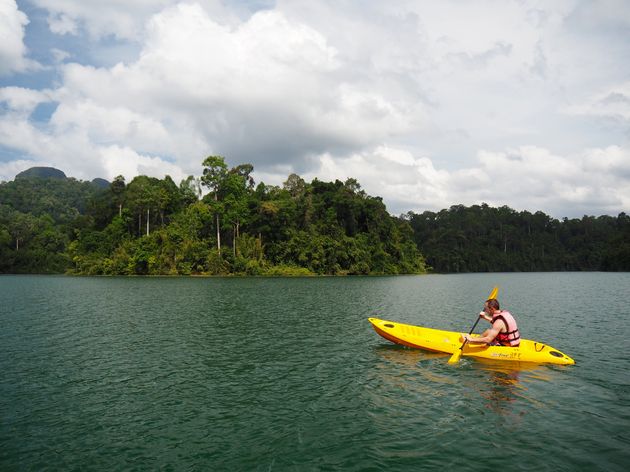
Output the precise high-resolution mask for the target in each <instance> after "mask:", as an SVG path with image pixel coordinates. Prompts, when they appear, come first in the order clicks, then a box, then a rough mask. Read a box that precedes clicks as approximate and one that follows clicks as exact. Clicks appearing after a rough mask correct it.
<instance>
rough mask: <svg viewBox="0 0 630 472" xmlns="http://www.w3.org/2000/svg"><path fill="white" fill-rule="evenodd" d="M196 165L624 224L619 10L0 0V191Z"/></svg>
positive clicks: (626, 40)
mask: <svg viewBox="0 0 630 472" xmlns="http://www.w3.org/2000/svg"><path fill="white" fill-rule="evenodd" d="M209 155H221V156H224V157H225V159H226V162H227V163H228V165H229V166H236V165H238V164H242V163H251V164H253V166H254V178H255V179H256V181H257V182H261V181H262V182H265V183H266V184H268V185H282V183H283V182H284V181H285V180H286V179H287V177H288V176H289V174H291V173H296V174H298V175H300V176H301V177H302V178H304V179H305V180H307V181H311V180H312V179H314V178H318V179H320V180H324V181H334V180H335V179H339V180H341V181H345V179H347V178H350V177H352V178H355V179H357V180H358V182H359V183H360V184H361V186H362V188H363V189H364V190H365V191H366V192H367V193H368V194H369V195H372V196H380V197H382V198H383V201H384V202H385V204H386V205H387V208H388V210H389V211H390V213H392V214H402V213H406V212H408V211H414V212H416V213H421V212H423V211H426V210H430V211H439V210H441V209H444V208H448V207H450V206H451V205H458V204H463V205H467V206H469V205H473V204H481V203H487V204H488V205H490V206H502V205H507V206H509V207H511V208H513V209H515V210H517V211H524V210H527V211H531V212H535V211H543V212H545V213H547V214H549V215H551V216H553V217H556V218H564V217H568V218H575V217H577V218H580V217H582V216H583V215H592V216H599V215H605V214H606V215H613V216H616V215H617V214H618V213H620V212H622V211H623V212H630V2H628V1H626V0H601V1H597V0H592V1H586V0H554V1H551V2H550V1H546V0H537V1H533V0H532V1H529V0H467V1H465V2H463V1H459V0H440V1H424V0H408V1H405V0H391V1H387V2H382V1H376V0H374V1H367V0H366V1H350V0H287V1H283V0H277V1H272V0H240V1H227V0H224V1H220V0H196V1H195V0H108V1H107V2H103V1H101V0H17V1H16V0H0V181H2V180H5V181H9V180H13V178H14V177H15V175H16V174H17V173H19V172H21V171H23V170H25V169H27V168H29V167H33V166H51V167H56V168H58V169H60V170H62V171H64V172H65V173H66V175H68V176H70V177H75V178H77V179H81V180H92V179H93V178H96V177H101V178H105V179H108V180H112V179H113V178H114V177H116V176H118V175H123V176H124V177H125V178H126V180H127V182H129V181H131V179H133V177H134V176H136V175H149V176H153V177H158V178H163V177H164V176H165V175H170V176H171V177H172V178H173V179H174V180H175V181H176V182H179V181H180V180H181V179H184V178H185V177H187V176H188V175H195V176H200V175H201V172H202V164H201V163H202V161H203V160H204V158H205V157H206V156H209Z"/></svg>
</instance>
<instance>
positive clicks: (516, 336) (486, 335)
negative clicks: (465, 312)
mask: <svg viewBox="0 0 630 472" xmlns="http://www.w3.org/2000/svg"><path fill="white" fill-rule="evenodd" d="M479 317H480V318H483V319H484V320H486V321H488V322H490V323H491V324H492V327H491V328H490V329H487V330H485V331H484V332H483V334H482V335H481V336H474V337H473V336H471V335H470V334H464V335H463V339H464V340H466V341H468V342H469V343H486V344H490V345H493V346H509V347H516V346H518V345H519V344H520V343H521V334H520V333H519V331H518V326H517V324H516V320H515V319H514V317H513V316H512V314H511V313H510V312H509V311H507V310H501V307H500V306H499V300H497V299H496V298H491V299H489V300H486V303H485V304H484V307H483V311H482V312H481V313H479Z"/></svg>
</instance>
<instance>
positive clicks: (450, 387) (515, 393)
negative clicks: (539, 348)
mask: <svg viewBox="0 0 630 472" xmlns="http://www.w3.org/2000/svg"><path fill="white" fill-rule="evenodd" d="M374 352H375V354H376V356H377V359H378V361H377V362H376V363H375V364H374V369H373V371H372V380H374V381H376V382H377V384H378V385H379V387H378V389H377V390H378V391H379V394H380V395H383V394H385V395H386V396H387V394H388V393H389V392H390V391H392V390H395V391H397V392H401V391H404V392H405V393H406V394H408V395H410V396H411V397H414V400H412V401H419V400H421V398H424V399H426V398H427V397H431V398H439V397H450V398H452V399H454V400H455V401H460V400H463V399H465V398H473V399H477V400H479V399H481V401H482V402H483V407H484V408H485V409H489V410H491V411H492V412H494V413H496V414H497V415H500V416H512V415H515V414H516V415H522V414H524V412H525V411H528V410H529V409H530V408H531V406H532V403H534V405H533V406H535V407H538V406H542V405H538V404H537V403H539V402H538V400H535V396H534V397H532V396H531V395H528V385H530V384H531V382H532V381H549V380H551V377H550V373H549V369H547V368H546V367H545V366H542V365H539V364H530V363H519V362H500V361H492V360H487V359H469V358H465V359H462V360H461V361H460V365H459V366H457V367H454V366H452V365H448V364H447V361H448V358H449V355H448V354H442V353H432V352H428V351H422V350H417V349H408V348H404V347H402V346H394V345H392V346H388V345H382V346H378V347H376V348H375V349H374ZM397 398H399V399H400V398H401V397H397ZM407 399H408V400H411V399H410V398H407Z"/></svg>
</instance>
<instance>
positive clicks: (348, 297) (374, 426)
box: [0, 273, 630, 471]
mask: <svg viewBox="0 0 630 472" xmlns="http://www.w3.org/2000/svg"><path fill="white" fill-rule="evenodd" d="M495 284H499V285H500V286H501V292H500V300H501V302H502V304H503V305H504V307H505V308H508V309H510V310H511V311H512V312H513V313H514V314H515V315H516V317H517V319H518V321H519V325H520V328H521V331H522V333H523V336H524V337H526V338H530V339H535V340H539V341H543V342H546V343H548V344H551V345H552V346H554V347H556V348H558V349H560V350H562V351H564V352H566V353H567V354H568V355H570V356H572V357H573V358H574V359H575V360H576V362H577V364H576V365H575V366H569V367H561V366H531V365H530V366H528V365H511V366H510V365H508V364H486V363H481V362H479V361H474V360H470V359H467V358H464V359H463V360H462V361H461V362H460V363H459V364H458V365H456V366H452V365H447V363H446V361H447V357H445V356H443V355H437V354H430V353H425V352H422V351H417V350H410V349H405V348H401V347H398V346H394V345H392V344H390V343H388V342H387V341H385V340H384V339H382V338H380V337H378V336H377V335H376V333H375V332H374V331H373V330H372V329H371V327H370V325H369V323H368V322H367V317H368V316H378V317H381V318H387V319H394V320H398V321H401V322H406V323H412V324H420V325H425V326H431V327H435V328H442V329H454V330H457V331H467V330H468V329H470V327H471V326H472V324H473V322H474V321H475V319H476V313H478V311H479V309H480V307H481V303H482V302H483V299H484V297H485V296H487V294H488V293H489V291H490V290H491V288H492V286H493V285H495ZM629 294H630V274H607V273H553V274H473V275H448V276H446V275H432V276H410V277H376V278H373V277H368V278H351V277H348V278H306V279H282V278H277V279H276V278H249V279H239V278H228V279H214V278H212V279H209V278H204V279H201V278H68V277H31V276H5V277H0V300H1V301H2V303H1V307H0V322H1V325H0V326H1V328H0V372H1V377H0V470H2V471H11V470H37V471H42V470H108V471H113V470H177V471H179V470H200V471H205V470H226V471H228V470H229V471H233V470H245V471H250V470H259V471H273V470H295V471H304V470H307V471H308V470H313V471H315V470H328V471H333V470H343V471H379V470H387V471H397V470H404V471H407V470H410V471H418V470H455V469H456V470H467V471H468V470H479V471H485V470H493V469H495V470H496V469H497V468H504V467H505V468H510V469H514V470H531V471H561V470H562V471H564V470H566V471H575V470H584V471H592V470H601V471H616V470H618V471H621V470H626V467H625V464H626V463H627V462H628V460H629V459H630V432H629V428H630V376H629V374H628V371H629V368H630V336H629V335H630V329H629V328H628V324H629V323H630V315H629V314H628V313H629V302H630V300H629V298H630V297H629ZM480 324H481V323H480Z"/></svg>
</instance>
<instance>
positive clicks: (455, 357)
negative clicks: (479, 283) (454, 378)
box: [448, 287, 499, 364]
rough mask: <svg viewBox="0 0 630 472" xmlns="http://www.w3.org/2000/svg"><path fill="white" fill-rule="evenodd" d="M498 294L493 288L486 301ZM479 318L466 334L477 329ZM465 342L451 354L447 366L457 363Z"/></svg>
mask: <svg viewBox="0 0 630 472" xmlns="http://www.w3.org/2000/svg"><path fill="white" fill-rule="evenodd" d="M498 294H499V287H494V288H493V289H492V292H490V296H489V297H488V300H489V299H491V298H496V297H497V295H498ZM480 318H481V316H478V317H477V321H475V324H474V325H473V327H472V328H470V331H469V332H468V334H472V332H473V331H474V330H475V328H476V327H477V323H479V319H480ZM467 342H468V339H464V342H463V343H462V345H461V346H460V347H459V349H458V350H457V351H455V352H454V353H453V355H452V356H451V357H450V359H449V360H448V363H449V364H455V363H456V362H457V361H459V358H460V357H461V355H462V353H463V352H464V346H465V345H466V343H467Z"/></svg>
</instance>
